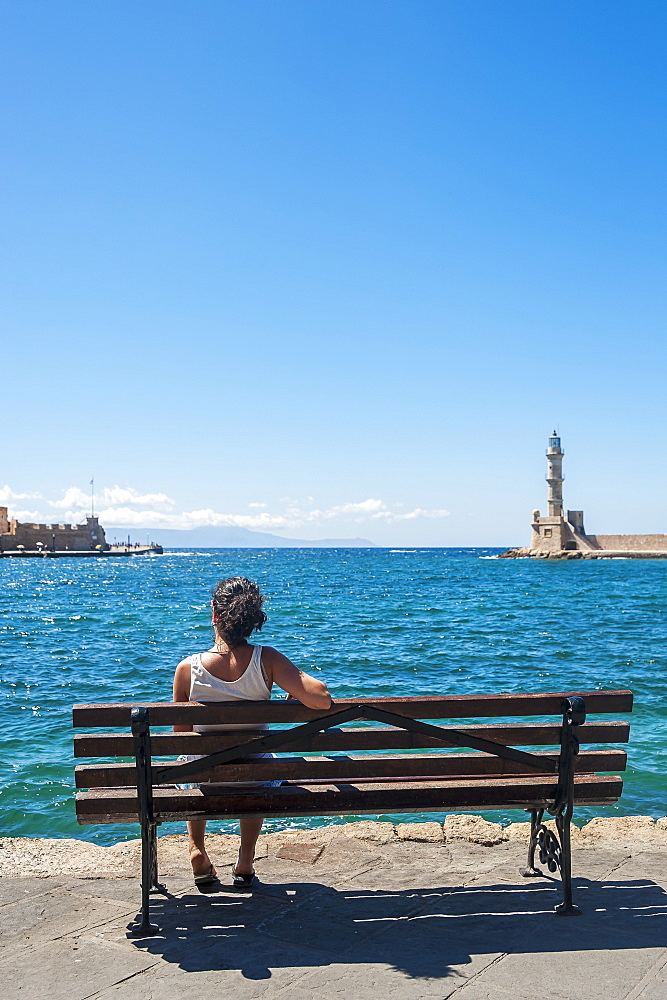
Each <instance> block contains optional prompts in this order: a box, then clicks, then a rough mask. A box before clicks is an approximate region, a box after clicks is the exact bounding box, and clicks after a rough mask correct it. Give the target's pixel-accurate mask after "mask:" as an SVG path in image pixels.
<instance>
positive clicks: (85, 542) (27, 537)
mask: <svg viewBox="0 0 667 1000" xmlns="http://www.w3.org/2000/svg"><path fill="white" fill-rule="evenodd" d="M38 542H39V543H41V545H42V546H43V547H44V548H45V549H56V550H57V551H64V550H67V549H69V550H70V551H73V552H83V551H90V550H91V549H96V548H97V546H98V545H99V546H101V547H102V548H106V547H107V540H106V537H105V534H104V528H103V527H102V526H101V524H100V523H99V521H98V520H97V518H96V517H87V518H86V523H85V524H75V525H74V526H72V525H71V524H27V523H25V524H24V523H23V522H21V521H17V520H16V518H12V519H11V521H10V520H9V518H8V516H7V508H6V507H0V551H7V550H11V549H17V548H18V547H19V546H23V548H25V549H36V548H39V547H40V546H39V545H38Z"/></svg>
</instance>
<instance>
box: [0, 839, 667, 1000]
mask: <svg viewBox="0 0 667 1000" xmlns="http://www.w3.org/2000/svg"><path fill="white" fill-rule="evenodd" d="M378 826H379V827H381V826H385V824H379V825H378ZM316 834H317V831H315V832H314V834H313V837H311V841H312V843H314V844H316V839H314V838H315V835H316ZM164 839H165V841H166V840H169V839H170V838H164ZM227 839H228V840H230V841H231V840H232V838H227ZM285 839H286V838H285V837H283V838H282V840H280V841H275V840H273V841H272V838H270V837H267V838H264V843H265V849H264V851H263V853H264V854H265V856H264V857H263V858H261V859H260V860H259V861H258V862H257V869H258V872H259V875H260V879H261V881H260V882H259V884H258V885H257V888H256V890H255V891H254V892H253V893H252V894H247V893H235V892H234V891H233V890H231V888H230V887H229V868H228V867H223V865H224V864H226V863H228V862H230V861H231V860H232V855H231V854H230V853H229V851H228V852H227V854H225V850H224V849H223V848H222V847H221V849H220V850H221V852H219V853H218V854H215V852H214V850H213V849H212V850H211V853H212V854H213V855H214V858H215V860H216V861H217V863H218V871H219V874H220V877H221V884H220V886H219V887H218V889H217V890H216V891H213V892H207V893H200V892H198V891H197V890H195V888H194V886H193V885H192V881H191V879H190V878H189V877H188V873H187V859H185V861H186V863H185V864H183V857H182V850H181V851H180V853H179V855H178V858H176V856H175V854H174V853H173V851H172V853H171V854H169V852H168V851H166V864H165V870H166V871H167V874H166V876H165V879H164V881H165V883H166V888H167V892H166V894H165V895H160V896H154V897H153V900H154V903H153V914H154V920H155V921H156V922H157V923H158V924H159V925H160V927H161V931H160V933H159V934H157V935H155V936H154V937H149V938H133V937H132V936H130V934H129V931H128V926H129V925H130V923H131V921H132V920H133V919H134V917H135V915H136V911H137V903H138V899H139V893H140V889H139V880H138V878H137V877H136V875H130V876H128V875H126V876H119V875H118V874H116V875H115V876H112V877H109V876H108V875H106V876H105V875H104V873H102V872H100V871H99V870H98V871H95V872H94V873H93V871H89V872H88V873H87V874H88V875H90V876H91V877H76V876H74V875H71V874H63V875H59V874H58V871H57V870H55V871H54V872H53V875H52V876H51V877H46V878H44V877H42V878H38V877H34V876H33V877H25V876H24V877H14V876H4V877H2V878H0V919H1V921H2V946H1V952H0V977H1V981H2V987H1V989H2V994H1V996H2V998H3V1000H42V998H43V997H45V996H46V997H48V998H49V1000H93V998H94V1000H182V997H183V996H184V995H185V992H186V991H187V993H188V995H190V996H192V997H196V998H197V1000H213V998H215V1000H220V998H222V997H225V998H231V1000H251V998H255V997H261V998H266V1000H272V998H276V1000H278V998H280V1000H307V998H310V997H311V996H312V995H313V994H316V995H317V996H318V998H322V1000H329V998H340V1000H378V998H379V1000H390V998H396V1000H412V998H415V1000H416V998H425V1000H431V998H433V1000H441V998H445V997H452V996H453V997H455V998H456V1000H510V998H511V1000H536V998H538V997H539V998H540V1000H580V998H581V1000H583V998H586V1000H589V998H590V1000H596V998H601V997H602V998H604V1000H667V895H666V893H665V888H666V886H667V847H665V846H663V845H662V844H658V845H653V844H648V843H645V842H644V843H642V842H641V841H637V842H634V843H621V842H618V841H614V842H604V843H598V844H595V845H589V846H583V847H577V848H576V849H575V856H574V864H575V880H574V882H575V901H577V902H578V903H579V905H580V906H581V908H582V910H583V915H582V916H580V917H557V916H555V915H554V913H553V910H552V908H553V906H554V904H555V903H556V902H557V901H558V898H559V884H558V882H554V881H553V880H551V879H549V878H544V879H542V878H539V879H532V880H525V879H523V878H521V876H520V875H519V874H518V869H519V868H520V866H521V865H522V864H523V863H524V856H525V845H524V844H523V843H521V842H520V841H518V840H510V841H506V842H502V843H499V844H496V845H495V846H493V847H482V846H480V845H478V844H473V843H466V842H464V841H452V842H449V841H448V842H446V843H442V842H440V843H419V842H414V841H402V840H399V839H398V838H397V837H396V836H395V835H394V836H393V839H392V838H389V839H387V838H385V839H387V842H386V843H382V842H381V841H382V837H378V838H377V839H376V840H370V839H358V838H355V837H350V836H348V837H341V836H333V837H329V839H328V840H327V842H326V843H325V845H324V848H323V850H322V851H321V853H319V857H316V855H317V854H318V850H317V849H316V847H315V849H311V850H310V851H308V852H306V853H307V854H308V857H305V858H302V860H289V859H288V858H285V857H282V858H281V857H279V856H278V855H279V851H280V845H281V844H283V847H284V842H285ZM222 840H223V838H221V842H222ZM297 842H298V841H297ZM33 843H35V842H33ZM36 843H38V842H36ZM70 843H71V844H72V850H73V851H76V846H77V842H70ZM130 843H131V844H132V842H130ZM301 843H303V841H301ZM267 845H268V846H267ZM120 846H121V847H122V846H123V845H120ZM179 848H182V845H181V844H179ZM108 850H113V849H108ZM121 853H122V854H129V853H132V862H133V864H134V865H135V867H136V850H135V847H130V846H128V847H127V849H126V850H124V851H122V852H121ZM283 853H284V851H283ZM288 853H289V852H288ZM313 858H315V860H313ZM97 875H99V876H100V877H96V876H97Z"/></svg>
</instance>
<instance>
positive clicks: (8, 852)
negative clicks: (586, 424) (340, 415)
mask: <svg viewBox="0 0 667 1000" xmlns="http://www.w3.org/2000/svg"><path fill="white" fill-rule="evenodd" d="M547 826H553V820H549V822H548V823H547ZM529 831H530V823H529V822H523V823H510V824H509V825H508V826H505V827H502V826H501V825H500V824H499V823H490V822H489V821H488V820H485V819H483V818H482V817H481V816H475V815H469V814H452V815H448V816H447V817H446V819H445V822H444V824H442V825H441V824H440V823H436V822H426V823H398V824H396V825H394V824H393V823H384V822H381V821H374V820H362V821H360V822H357V823H339V824H335V825H332V826H325V827H320V828H319V829H315V830H283V831H280V832H279V833H269V834H265V835H263V836H261V837H260V840H259V843H258V851H257V859H258V861H259V862H260V864H261V859H262V858H265V857H269V856H273V855H275V854H276V852H277V851H279V850H280V849H281V848H283V847H284V846H285V845H287V844H289V845H293V844H299V845H303V846H304V847H305V846H307V845H311V846H312V847H313V848H314V849H315V848H317V847H321V848H323V847H324V846H326V845H328V844H331V843H332V842H333V841H336V842H337V843H340V842H341V840H349V839H352V840H356V841H366V842H369V843H372V844H374V845H376V846H382V845H391V844H398V843H400V842H406V841H407V842H410V841H411V842H413V843H415V842H416V843H428V844H433V845H437V844H441V845H444V844H446V843H447V844H454V843H456V844H458V845H459V846H463V845H465V843H468V844H471V845H477V847H488V848H492V847H496V846H498V845H501V844H506V843H507V842H511V841H513V842H515V843H516V842H518V841H522V840H523V841H525V842H527V840H528V835H529ZM609 842H612V843H615V844H616V845H617V846H618V845H619V844H628V845H630V844H632V845H644V846H645V847H646V848H650V847H655V848H667V816H663V817H662V818H661V819H658V820H654V819H653V818H652V817H651V816H619V817H613V818H606V817H596V818H595V819H592V820H591V821H590V822H589V823H586V824H585V825H584V826H582V827H581V828H580V827H578V826H576V825H575V824H573V825H572V844H573V847H574V848H575V849H576V848H577V847H582V848H586V847H594V846H596V845H598V844H604V843H609ZM208 844H209V851H210V853H211V856H214V857H215V859H216V863H218V864H222V865H224V864H226V863H227V862H229V863H230V864H232V863H233V862H234V860H235V858H236V852H237V850H238V844H239V838H238V836H235V835H234V834H215V833H211V834H210V835H209V838H208ZM159 857H160V870H161V872H162V873H163V874H165V875H169V874H174V873H175V872H177V871H179V870H180V869H181V868H182V867H183V865H184V863H185V862H186V861H187V838H186V836H185V834H184V833H183V834H167V835H166V836H164V837H160V840H159ZM140 859H141V841H140V840H139V839H136V840H127V841H121V842H120V843H118V844H114V845H112V846H111V847H101V846H100V845H98V844H91V843H89V842H88V841H83V840H75V839H62V840H53V839H48V838H37V837H1V838H0V877H17V876H30V877H35V878H49V877H51V876H56V877H62V876H65V875H68V876H75V877H78V878H102V877H106V878H109V877H112V878H134V877H136V876H137V875H138V873H139V868H140Z"/></svg>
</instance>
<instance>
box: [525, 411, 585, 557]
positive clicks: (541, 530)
mask: <svg viewBox="0 0 667 1000" xmlns="http://www.w3.org/2000/svg"><path fill="white" fill-rule="evenodd" d="M564 454H565V452H564V451H563V449H562V447H561V443H560V437H559V435H558V434H557V433H556V431H554V432H553V434H552V435H551V437H550V438H549V445H548V447H547V475H546V479H547V487H548V489H547V513H546V514H545V515H542V514H540V512H539V510H534V511H533V523H532V529H533V533H532V537H531V540H530V550H531V552H533V553H535V554H539V553H542V554H545V555H550V554H553V553H556V552H563V551H567V550H573V549H583V548H590V547H591V545H590V543H589V542H588V540H587V538H586V534H585V532H584V513H583V511H581V510H568V512H567V516H566V514H565V511H564V510H563V455H564Z"/></svg>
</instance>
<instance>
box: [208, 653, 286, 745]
mask: <svg viewBox="0 0 667 1000" xmlns="http://www.w3.org/2000/svg"><path fill="white" fill-rule="evenodd" d="M201 657H202V654H201V653H194V654H193V655H192V656H191V657H190V701H269V699H270V698H271V691H270V690H269V686H268V684H267V682H266V675H265V673H264V669H263V667H262V647H261V646H253V649H252V656H251V657H250V663H249V664H248V666H247V667H246V669H245V670H244V671H243V673H242V674H241V676H240V677H239V678H238V679H237V680H235V681H223V680H222V678H221V677H215V676H214V675H213V674H211V673H209V672H208V670H207V669H206V667H205V666H204V665H203V664H202V661H201ZM193 728H194V731H195V732H196V733H211V732H220V731H221V730H224V729H266V728H268V727H267V726H266V724H265V725H254V726H252V725H245V726H244V725H238V724H237V725H219V726H194V727H193Z"/></svg>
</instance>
